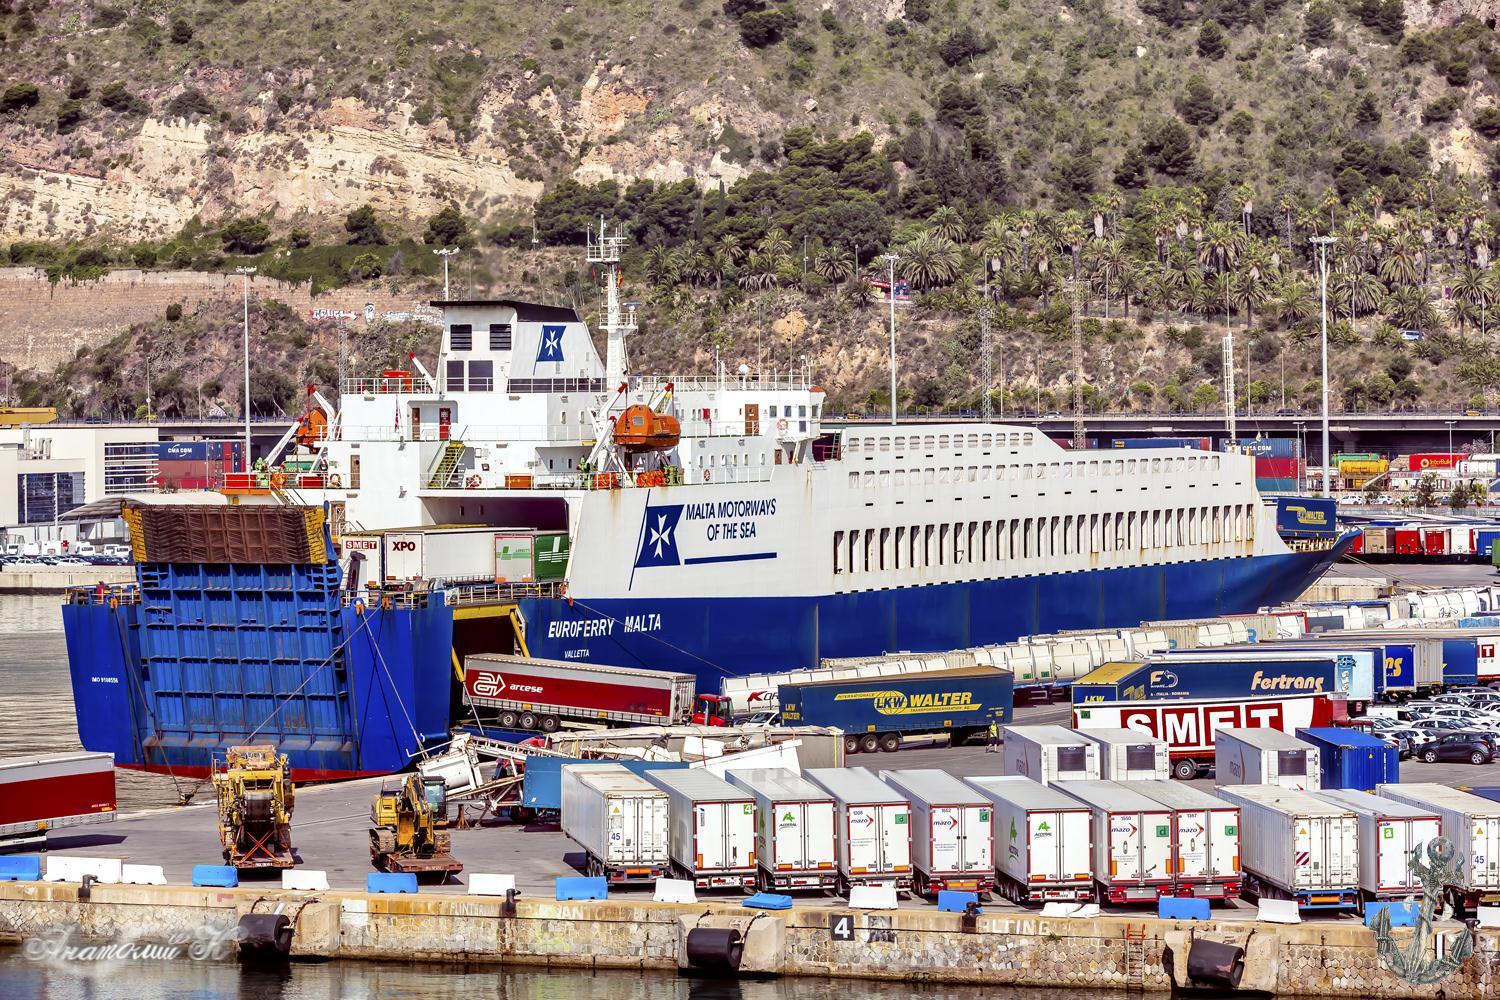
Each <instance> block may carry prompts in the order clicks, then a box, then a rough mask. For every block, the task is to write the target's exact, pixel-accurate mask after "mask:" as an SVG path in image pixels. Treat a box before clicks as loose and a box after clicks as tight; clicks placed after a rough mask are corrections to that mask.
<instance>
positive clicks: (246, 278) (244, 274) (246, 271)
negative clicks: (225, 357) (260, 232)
mask: <svg viewBox="0 0 1500 1000" xmlns="http://www.w3.org/2000/svg"><path fill="white" fill-rule="evenodd" d="M234 270H235V273H236V274H238V275H240V278H241V283H242V284H243V286H244V292H245V326H244V341H245V403H244V408H245V469H246V471H249V469H250V276H251V275H252V274H254V273H255V268H253V267H237V268H235V269H234Z"/></svg>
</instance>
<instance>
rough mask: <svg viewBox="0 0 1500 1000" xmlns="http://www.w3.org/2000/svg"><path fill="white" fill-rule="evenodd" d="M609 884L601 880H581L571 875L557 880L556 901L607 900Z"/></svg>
mask: <svg viewBox="0 0 1500 1000" xmlns="http://www.w3.org/2000/svg"><path fill="white" fill-rule="evenodd" d="M608 898H609V882H608V881H606V880H605V879H602V878H581V877H579V876H576V875H573V876H569V877H566V878H560V879H558V880H557V900H558V902H562V901H563V900H567V899H608Z"/></svg>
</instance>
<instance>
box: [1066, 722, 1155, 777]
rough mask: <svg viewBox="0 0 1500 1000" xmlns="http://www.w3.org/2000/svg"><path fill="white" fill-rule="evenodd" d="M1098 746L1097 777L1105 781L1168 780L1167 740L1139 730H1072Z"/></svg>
mask: <svg viewBox="0 0 1500 1000" xmlns="http://www.w3.org/2000/svg"><path fill="white" fill-rule="evenodd" d="M1075 731H1076V732H1077V733H1078V735H1079V736H1082V737H1084V738H1086V739H1090V740H1093V741H1094V742H1095V743H1097V744H1099V777H1100V778H1101V779H1103V780H1104V781H1155V780H1157V779H1160V778H1168V777H1171V774H1172V759H1171V756H1170V755H1169V753H1168V747H1167V741H1166V740H1163V739H1159V738H1158V737H1155V736H1152V735H1151V734H1150V733H1143V732H1141V731H1140V730H1138V729H1121V728H1118V727H1115V728H1102V729H1079V730H1075Z"/></svg>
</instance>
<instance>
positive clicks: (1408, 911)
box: [1365, 902, 1417, 927]
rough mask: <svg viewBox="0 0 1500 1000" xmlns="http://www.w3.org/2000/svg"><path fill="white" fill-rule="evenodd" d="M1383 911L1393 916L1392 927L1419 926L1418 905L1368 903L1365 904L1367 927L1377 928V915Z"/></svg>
mask: <svg viewBox="0 0 1500 1000" xmlns="http://www.w3.org/2000/svg"><path fill="white" fill-rule="evenodd" d="M1381 910H1389V911H1390V914H1391V926H1392V927H1415V926H1417V904H1416V903H1414V902H1413V903H1366V904H1365V926H1366V927H1374V926H1375V915H1376V914H1377V913H1379V912H1380V911H1381Z"/></svg>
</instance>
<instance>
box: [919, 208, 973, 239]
mask: <svg viewBox="0 0 1500 1000" xmlns="http://www.w3.org/2000/svg"><path fill="white" fill-rule="evenodd" d="M927 224H928V225H929V226H931V227H932V232H933V234H934V235H937V236H941V237H943V238H944V239H947V240H951V241H952V242H954V243H962V242H963V240H964V237H965V236H967V235H968V231H969V227H968V225H967V224H966V223H965V222H964V217H963V216H962V215H959V214H958V209H956V208H953V207H952V206H950V205H940V206H938V207H937V208H935V209H933V212H932V214H931V215H929V216H928V217H927Z"/></svg>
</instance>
